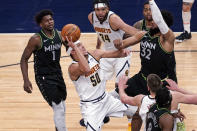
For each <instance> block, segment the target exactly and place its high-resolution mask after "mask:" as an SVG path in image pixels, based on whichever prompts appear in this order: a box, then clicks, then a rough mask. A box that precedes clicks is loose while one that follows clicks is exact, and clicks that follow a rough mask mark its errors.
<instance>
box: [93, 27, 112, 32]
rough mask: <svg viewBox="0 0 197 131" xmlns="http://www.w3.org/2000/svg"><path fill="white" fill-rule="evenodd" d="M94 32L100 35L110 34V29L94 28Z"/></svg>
mask: <svg viewBox="0 0 197 131" xmlns="http://www.w3.org/2000/svg"><path fill="white" fill-rule="evenodd" d="M94 30H95V31H97V32H100V33H111V30H110V29H106V28H99V27H94Z"/></svg>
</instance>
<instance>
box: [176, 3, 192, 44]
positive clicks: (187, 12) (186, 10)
mask: <svg viewBox="0 0 197 131" xmlns="http://www.w3.org/2000/svg"><path fill="white" fill-rule="evenodd" d="M193 3H194V0H183V6H182V20H183V28H184V32H183V33H181V34H180V35H179V36H177V37H176V42H183V41H184V40H188V39H191V38H192V35H191V30H190V21H191V8H192V5H193Z"/></svg>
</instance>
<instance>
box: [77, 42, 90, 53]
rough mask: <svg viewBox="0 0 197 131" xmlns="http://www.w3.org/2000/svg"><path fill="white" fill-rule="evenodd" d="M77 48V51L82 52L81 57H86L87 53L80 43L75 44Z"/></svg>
mask: <svg viewBox="0 0 197 131" xmlns="http://www.w3.org/2000/svg"><path fill="white" fill-rule="evenodd" d="M77 47H78V48H79V50H80V51H81V52H82V54H83V55H88V52H87V50H86V49H85V47H84V46H83V44H82V43H79V44H77Z"/></svg>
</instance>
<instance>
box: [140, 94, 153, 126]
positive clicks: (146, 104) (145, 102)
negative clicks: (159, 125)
mask: <svg viewBox="0 0 197 131" xmlns="http://www.w3.org/2000/svg"><path fill="white" fill-rule="evenodd" d="M154 103H155V99H154V98H151V97H150V96H149V95H147V96H145V97H144V98H143V99H142V104H141V107H140V111H139V115H140V116H141V118H142V121H143V123H144V125H145V124H146V113H147V112H148V111H149V108H150V106H151V105H152V104H154Z"/></svg>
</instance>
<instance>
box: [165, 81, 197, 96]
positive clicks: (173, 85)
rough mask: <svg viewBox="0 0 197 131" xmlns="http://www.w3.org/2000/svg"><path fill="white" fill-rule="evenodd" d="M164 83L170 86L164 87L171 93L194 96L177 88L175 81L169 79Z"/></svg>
mask: <svg viewBox="0 0 197 131" xmlns="http://www.w3.org/2000/svg"><path fill="white" fill-rule="evenodd" d="M166 81H167V82H168V84H169V85H170V86H168V85H167V86H166V87H167V88H168V89H170V90H172V91H177V92H180V93H183V94H188V95H195V94H194V93H192V92H189V91H186V90H184V89H183V88H179V87H178V84H177V83H176V82H175V81H173V80H171V79H167V80H166Z"/></svg>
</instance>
